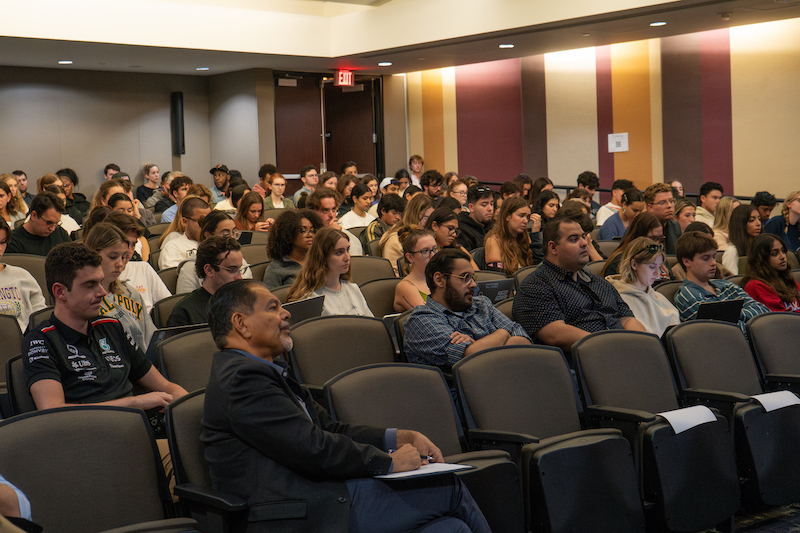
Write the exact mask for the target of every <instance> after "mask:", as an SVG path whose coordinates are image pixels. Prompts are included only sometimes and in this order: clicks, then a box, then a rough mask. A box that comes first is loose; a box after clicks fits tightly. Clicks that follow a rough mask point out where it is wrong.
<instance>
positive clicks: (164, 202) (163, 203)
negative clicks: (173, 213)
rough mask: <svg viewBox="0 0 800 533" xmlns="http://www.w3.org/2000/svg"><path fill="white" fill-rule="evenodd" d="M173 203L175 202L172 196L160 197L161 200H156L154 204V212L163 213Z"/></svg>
mask: <svg viewBox="0 0 800 533" xmlns="http://www.w3.org/2000/svg"><path fill="white" fill-rule="evenodd" d="M173 205H175V202H173V201H172V198H162V199H161V200H159V201H158V202H156V206H155V208H154V209H155V212H156V213H163V212H164V211H166V210H167V209H169V208H170V207H172V206H173Z"/></svg>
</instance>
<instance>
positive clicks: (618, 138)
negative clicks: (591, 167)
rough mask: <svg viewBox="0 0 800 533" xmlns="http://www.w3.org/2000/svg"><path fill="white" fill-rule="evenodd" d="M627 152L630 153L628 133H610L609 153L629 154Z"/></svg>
mask: <svg viewBox="0 0 800 533" xmlns="http://www.w3.org/2000/svg"><path fill="white" fill-rule="evenodd" d="M627 151H628V134H627V133H610V134H609V135H608V153H614V152H627Z"/></svg>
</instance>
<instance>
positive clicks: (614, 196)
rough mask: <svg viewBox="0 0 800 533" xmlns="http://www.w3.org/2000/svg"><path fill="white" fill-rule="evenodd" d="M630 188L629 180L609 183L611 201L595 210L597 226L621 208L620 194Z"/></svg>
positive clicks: (631, 184) (631, 185) (631, 186)
mask: <svg viewBox="0 0 800 533" xmlns="http://www.w3.org/2000/svg"><path fill="white" fill-rule="evenodd" d="M632 188H633V182H632V181H630V180H616V181H615V182H614V184H613V185H611V201H610V202H608V203H607V204H605V205H603V206H600V208H599V209H598V210H597V217H596V220H597V225H598V226H602V225H603V224H605V222H606V220H608V219H609V218H611V215H613V214H614V213H617V212H619V210H620V209H622V195H623V194H625V191H627V190H628V189H632ZM667 190H670V188H669V186H667Z"/></svg>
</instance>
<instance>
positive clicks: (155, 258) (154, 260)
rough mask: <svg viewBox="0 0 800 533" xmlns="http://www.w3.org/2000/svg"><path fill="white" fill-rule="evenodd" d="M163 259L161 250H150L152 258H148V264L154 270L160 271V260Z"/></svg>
mask: <svg viewBox="0 0 800 533" xmlns="http://www.w3.org/2000/svg"><path fill="white" fill-rule="evenodd" d="M159 257H161V250H150V257H148V258H147V262H148V263H150V266H152V267H153V269H154V270H156V271H158V268H159V267H158V258H159Z"/></svg>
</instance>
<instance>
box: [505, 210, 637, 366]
mask: <svg viewBox="0 0 800 533" xmlns="http://www.w3.org/2000/svg"><path fill="white" fill-rule="evenodd" d="M542 242H543V243H544V261H542V263H541V264H540V265H539V267H538V268H537V269H536V270H534V271H533V273H532V274H530V275H529V276H528V277H526V278H525V280H524V281H523V282H522V285H520V288H519V291H517V294H516V296H514V307H513V311H512V312H513V314H514V318H515V319H516V320H517V321H519V323H520V324H521V325H522V327H523V328H525V331H526V332H528V335H530V336H531V338H532V339H534V341H539V342H541V343H542V344H548V345H550V346H557V347H558V348H561V350H562V351H563V352H564V353H565V354H569V353H571V351H572V345H573V344H575V342H577V341H578V340H580V339H582V338H583V337H585V336H587V335H589V334H591V333H595V332H597V331H604V330H607V329H630V330H633V331H645V329H644V326H643V325H642V324H641V322H639V321H638V320H636V319H635V318H634V317H633V312H632V311H631V310H630V308H629V307H628V305H627V304H626V303H625V301H624V300H623V299H622V297H621V296H620V295H619V293H618V292H617V290H616V289H615V288H614V287H613V286H612V285H611V283H609V282H608V281H606V280H605V278H602V277H600V276H595V275H594V274H591V273H589V272H587V271H585V270H583V267H584V266H586V265H587V264H588V263H589V243H588V242H587V240H586V231H584V229H583V228H582V227H581V225H580V223H579V222H578V221H577V220H576V219H574V218H572V217H569V216H565V215H556V216H555V218H553V219H552V220H550V222H548V223H547V225H545V227H544V229H543V230H542Z"/></svg>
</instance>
